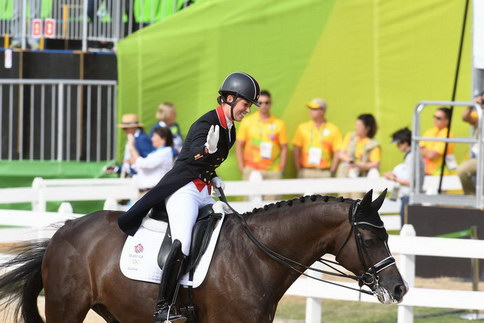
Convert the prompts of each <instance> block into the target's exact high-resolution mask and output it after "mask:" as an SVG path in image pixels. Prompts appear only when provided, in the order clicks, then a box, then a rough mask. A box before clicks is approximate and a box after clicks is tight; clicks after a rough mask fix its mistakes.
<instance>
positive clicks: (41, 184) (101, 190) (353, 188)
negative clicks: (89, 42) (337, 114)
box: [0, 176, 460, 230]
mask: <svg viewBox="0 0 484 323" xmlns="http://www.w3.org/2000/svg"><path fill="white" fill-rule="evenodd" d="M456 178H457V177H456V176H447V177H446V180H445V181H444V184H445V183H447V184H445V185H444V189H449V190H450V189H452V190H455V189H459V188H460V183H459V182H458V178H457V180H456ZM434 182H435V180H434V179H433V178H432V177H428V178H426V183H427V184H426V186H427V188H428V189H430V187H431V186H432V185H434V184H435V183H434ZM392 185H393V183H392V182H390V181H387V180H386V179H384V178H372V179H369V178H353V179H349V178H326V179H284V180H265V181H252V182H248V181H227V182H226V189H225V193H226V195H227V196H246V197H249V199H250V200H249V201H246V202H232V203H231V204H232V205H233V206H234V208H235V209H237V210H238V211H239V212H247V211H251V210H252V209H254V208H256V207H261V206H263V205H265V204H268V203H270V202H271V201H262V198H261V197H262V195H263V194H269V195H275V194H280V195H288V194H292V195H303V194H313V193H318V194H329V193H335V192H337V193H339V194H341V195H345V193H352V192H366V191H368V190H370V189H373V190H374V192H375V193H379V192H381V191H383V190H384V189H385V188H389V187H391V186H392ZM137 196H138V190H137V187H136V184H135V182H134V181H133V180H132V179H120V178H107V179H106V178H104V179H42V178H36V179H35V180H34V181H33V184H32V187H30V188H6V189H0V204H1V203H22V202H23V203H25V202H27V203H32V210H33V211H35V212H45V211H46V209H47V202H50V201H90V200H105V201H106V202H105V206H104V208H105V209H118V208H117V207H116V202H115V201H116V200H120V199H129V200H135V199H136V198H137ZM399 210H400V204H399V202H398V201H391V200H389V199H386V200H385V202H384V204H383V206H382V208H381V210H380V213H382V214H396V213H398V212H399ZM3 220H4V221H2V222H0V223H1V224H4V225H15V224H12V223H10V220H8V219H3ZM383 220H384V222H385V225H386V227H387V229H388V230H398V229H400V220H399V217H398V216H385V217H383Z"/></svg>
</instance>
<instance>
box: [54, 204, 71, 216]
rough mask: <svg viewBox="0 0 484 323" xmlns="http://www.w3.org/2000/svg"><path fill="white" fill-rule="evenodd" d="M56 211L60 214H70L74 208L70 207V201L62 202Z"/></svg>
mask: <svg viewBox="0 0 484 323" xmlns="http://www.w3.org/2000/svg"><path fill="white" fill-rule="evenodd" d="M57 212H59V213H60V214H72V213H74V210H73V209H72V205H71V203H69V202H62V203H61V205H60V206H59V210H58V211H57Z"/></svg>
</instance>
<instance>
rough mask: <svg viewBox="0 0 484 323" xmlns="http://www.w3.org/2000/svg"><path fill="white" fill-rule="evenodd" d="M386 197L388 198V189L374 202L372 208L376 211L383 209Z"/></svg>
mask: <svg viewBox="0 0 484 323" xmlns="http://www.w3.org/2000/svg"><path fill="white" fill-rule="evenodd" d="M385 196H387V189H386V188H385V190H384V191H383V192H381V194H380V196H378V197H377V198H376V199H375V200H374V201H373V202H371V208H372V209H373V210H375V211H378V210H379V209H380V208H381V205H382V204H383V201H385Z"/></svg>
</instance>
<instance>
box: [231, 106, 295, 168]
mask: <svg viewBox="0 0 484 323" xmlns="http://www.w3.org/2000/svg"><path fill="white" fill-rule="evenodd" d="M237 140H240V141H245V145H244V153H243V156H244V165H246V166H248V167H251V168H254V169H259V170H269V171H280V170H281V168H280V162H281V145H286V144H287V133H286V124H285V123H284V121H282V120H281V119H278V118H276V117H274V116H270V117H269V119H267V120H264V121H262V120H261V119H260V112H259V111H257V112H255V113H254V114H252V115H250V116H248V117H245V118H244V119H243V120H242V122H241V123H240V126H239V128H238V132H237Z"/></svg>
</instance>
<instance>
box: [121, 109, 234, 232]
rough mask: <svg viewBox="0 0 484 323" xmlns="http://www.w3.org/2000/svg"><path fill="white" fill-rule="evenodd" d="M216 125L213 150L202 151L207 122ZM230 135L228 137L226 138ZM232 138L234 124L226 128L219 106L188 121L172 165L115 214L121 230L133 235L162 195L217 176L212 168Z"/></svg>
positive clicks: (161, 202) (165, 196) (215, 166)
mask: <svg viewBox="0 0 484 323" xmlns="http://www.w3.org/2000/svg"><path fill="white" fill-rule="evenodd" d="M212 125H218V126H219V128H220V136H219V141H218V144H217V151H216V152H215V153H213V154H209V153H207V152H206V151H205V143H206V142H207V134H208V130H209V129H210V126H212ZM229 138H230V139H229ZM234 142H235V126H232V128H231V131H230V137H229V130H228V128H227V122H226V119H225V114H224V113H223V109H222V107H221V106H219V107H217V108H216V109H215V110H212V111H209V112H207V113H206V114H204V115H203V116H202V117H200V118H199V119H198V120H197V121H195V123H193V124H192V126H191V127H190V130H189V131H188V134H187V137H186V139H185V142H184V143H183V148H182V150H181V152H180V155H179V156H178V159H177V160H176V162H175V165H174V166H173V168H172V169H171V170H170V171H169V172H168V173H167V174H166V175H165V176H164V177H163V178H162V179H161V180H160V181H159V182H158V184H156V186H155V187H153V188H152V189H151V190H150V191H149V192H148V193H146V195H144V196H143V197H142V198H141V199H140V200H139V201H138V202H136V203H135V204H134V205H133V206H132V207H131V208H130V209H129V210H128V211H127V212H126V213H125V214H123V215H122V216H120V217H119V218H118V224H119V227H120V228H121V230H123V231H124V232H126V233H127V234H129V235H134V234H135V233H136V231H137V230H138V228H139V226H140V224H141V221H142V220H143V217H144V216H145V215H146V214H147V213H148V211H149V210H150V209H151V208H152V207H153V206H155V205H158V204H161V205H164V203H165V199H166V198H167V197H168V196H170V195H171V194H173V193H174V192H175V191H177V190H178V189H179V188H181V187H182V186H184V185H186V184H187V183H189V182H191V181H193V180H195V179H197V178H199V179H201V180H202V181H204V182H205V183H207V184H208V183H210V180H211V179H212V178H213V177H215V176H217V173H216V172H215V169H216V168H217V167H219V166H220V164H221V163H222V162H223V161H224V160H225V159H226V158H227V155H228V153H229V150H230V148H231V147H232V146H233V144H234Z"/></svg>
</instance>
